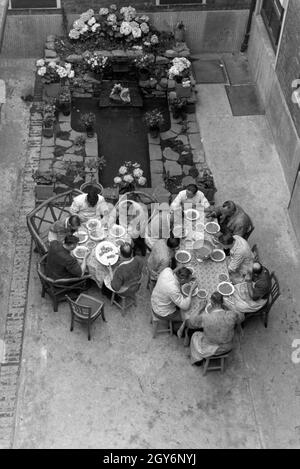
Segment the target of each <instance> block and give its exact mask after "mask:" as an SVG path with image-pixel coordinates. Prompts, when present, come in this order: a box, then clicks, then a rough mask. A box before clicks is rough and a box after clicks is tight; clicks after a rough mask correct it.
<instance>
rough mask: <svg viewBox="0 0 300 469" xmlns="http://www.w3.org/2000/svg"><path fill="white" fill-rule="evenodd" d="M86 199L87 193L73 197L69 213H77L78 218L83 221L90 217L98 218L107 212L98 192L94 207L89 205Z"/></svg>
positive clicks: (103, 200) (102, 198)
mask: <svg viewBox="0 0 300 469" xmlns="http://www.w3.org/2000/svg"><path fill="white" fill-rule="evenodd" d="M86 199H87V194H80V195H78V196H77V197H75V198H74V200H73V203H72V205H71V207H70V213H71V215H78V216H79V218H80V220H81V221H82V222H85V221H88V220H89V219H90V218H100V217H101V216H103V215H104V214H106V213H108V207H107V204H106V202H105V199H104V197H102V195H100V194H98V202H97V204H96V205H95V206H94V207H90V206H89V205H88V203H87V200H86Z"/></svg>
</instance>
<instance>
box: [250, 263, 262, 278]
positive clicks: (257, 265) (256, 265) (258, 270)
mask: <svg viewBox="0 0 300 469" xmlns="http://www.w3.org/2000/svg"><path fill="white" fill-rule="evenodd" d="M261 271H262V265H261V264H260V263H259V262H254V264H253V267H252V278H253V280H256V279H257V277H258V276H259V274H260V273H261Z"/></svg>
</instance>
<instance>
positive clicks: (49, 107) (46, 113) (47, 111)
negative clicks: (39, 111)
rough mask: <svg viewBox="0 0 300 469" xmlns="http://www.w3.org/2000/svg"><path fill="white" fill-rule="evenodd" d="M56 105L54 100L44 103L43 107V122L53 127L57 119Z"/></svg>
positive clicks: (46, 125)
mask: <svg viewBox="0 0 300 469" xmlns="http://www.w3.org/2000/svg"><path fill="white" fill-rule="evenodd" d="M55 112H56V106H55V103H54V100H52V101H49V102H48V103H44V107H43V123H44V126H45V127H51V126H52V125H53V124H54V122H55V121H56V117H55Z"/></svg>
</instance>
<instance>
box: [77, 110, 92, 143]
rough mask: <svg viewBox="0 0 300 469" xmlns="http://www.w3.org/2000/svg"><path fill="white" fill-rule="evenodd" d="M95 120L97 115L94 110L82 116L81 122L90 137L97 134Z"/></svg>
mask: <svg viewBox="0 0 300 469" xmlns="http://www.w3.org/2000/svg"><path fill="white" fill-rule="evenodd" d="M95 122H96V116H95V114H94V113H93V112H86V113H85V114H81V116H80V123H81V125H82V126H83V127H84V128H85V131H86V134H87V136H88V137H90V138H92V137H94V134H95V128H94V127H95Z"/></svg>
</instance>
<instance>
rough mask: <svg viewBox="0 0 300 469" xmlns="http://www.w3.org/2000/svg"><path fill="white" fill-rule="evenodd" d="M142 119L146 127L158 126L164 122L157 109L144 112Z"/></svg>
mask: <svg viewBox="0 0 300 469" xmlns="http://www.w3.org/2000/svg"><path fill="white" fill-rule="evenodd" d="M144 121H145V123H146V125H147V126H148V127H150V128H151V127H152V128H153V127H159V126H160V125H162V124H163V123H164V117H163V115H162V113H161V112H160V111H159V110H158V109H153V111H148V112H146V113H145V116H144Z"/></svg>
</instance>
